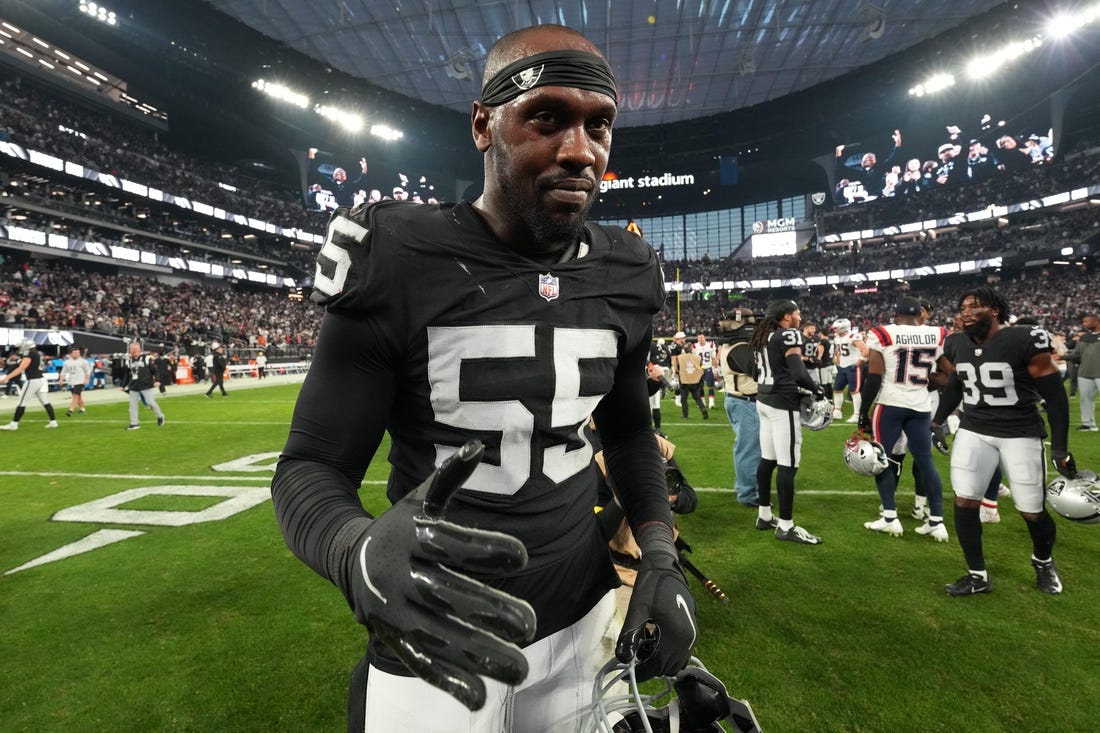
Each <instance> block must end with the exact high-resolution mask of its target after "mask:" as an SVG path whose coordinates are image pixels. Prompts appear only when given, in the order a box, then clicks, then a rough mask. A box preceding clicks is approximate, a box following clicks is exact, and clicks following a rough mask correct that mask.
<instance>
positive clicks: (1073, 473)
mask: <svg viewBox="0 0 1100 733" xmlns="http://www.w3.org/2000/svg"><path fill="white" fill-rule="evenodd" d="M1050 457H1051V460H1053V461H1054V467H1055V468H1057V469H1058V473H1060V474H1062V475H1063V476H1065V477H1066V478H1077V461H1075V460H1073V456H1072V455H1070V454H1069V453H1067V452H1066V451H1064V450H1052V451H1051V452H1050Z"/></svg>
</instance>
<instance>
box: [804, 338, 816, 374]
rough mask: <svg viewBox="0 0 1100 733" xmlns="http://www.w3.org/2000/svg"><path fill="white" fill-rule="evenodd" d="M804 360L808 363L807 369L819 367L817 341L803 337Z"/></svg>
mask: <svg viewBox="0 0 1100 733" xmlns="http://www.w3.org/2000/svg"><path fill="white" fill-rule="evenodd" d="M802 359H803V361H805V362H806V368H807V369H814V368H816V367H817V339H816V338H811V339H808V338H806V337H805V335H803V337H802Z"/></svg>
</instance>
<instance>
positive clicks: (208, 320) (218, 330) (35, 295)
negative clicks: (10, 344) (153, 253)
mask: <svg viewBox="0 0 1100 733" xmlns="http://www.w3.org/2000/svg"><path fill="white" fill-rule="evenodd" d="M0 260H2V262H0V314H2V322H0V325H2V326H5V327H9V328H11V327H21V328H28V329H48V328H54V327H56V328H59V329H65V330H76V331H88V332H93V333H102V334H108V335H116V336H120V337H128V338H137V339H140V340H143V341H145V340H151V341H156V342H159V343H165V344H173V345H177V346H178V347H179V348H180V350H181V351H184V352H187V353H197V352H199V351H201V349H202V347H204V346H205V345H207V344H209V343H211V342H213V341H219V342H221V343H227V344H230V345H231V346H237V347H253V348H268V349H274V350H275V351H278V350H279V349H285V350H290V351H294V352H299V351H301V350H304V349H311V348H312V347H313V345H314V342H315V339H316V334H317V329H318V327H319V325H320V319H321V311H320V309H319V308H317V307H316V306H314V305H312V304H311V303H309V302H308V301H307V302H302V301H292V300H290V299H289V298H288V297H287V293H286V292H285V291H270V290H261V291H242V290H231V289H229V288H226V287H218V286H215V285H208V284H204V283H196V282H183V283H180V284H178V285H170V284H167V283H161V282H158V281H157V280H155V279H151V278H146V277H136V276H132V275H104V274H101V273H98V272H91V271H87V270H85V269H83V268H80V267H79V266H75V265H72V264H69V263H67V262H64V261H59V260H55V261H51V262H44V261H41V260H29V259H26V258H19V257H18V256H17V255H14V254H9V255H8V256H7V257H6V258H5V257H4V254H3V253H0Z"/></svg>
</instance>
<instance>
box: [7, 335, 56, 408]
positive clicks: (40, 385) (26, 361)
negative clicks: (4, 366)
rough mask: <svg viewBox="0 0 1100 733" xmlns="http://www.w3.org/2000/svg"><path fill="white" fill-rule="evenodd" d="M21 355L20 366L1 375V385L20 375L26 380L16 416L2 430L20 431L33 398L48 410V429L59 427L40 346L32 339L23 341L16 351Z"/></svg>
mask: <svg viewBox="0 0 1100 733" xmlns="http://www.w3.org/2000/svg"><path fill="white" fill-rule="evenodd" d="M16 350H17V351H18V353H19V365H18V366H17V367H15V369H12V370H11V371H10V372H8V373H7V374H4V375H0V384H7V383H8V382H9V381H12V380H14V379H15V378H16V377H18V376H19V375H20V374H22V375H23V377H24V378H25V379H26V381H25V382H23V386H22V388H21V389H20V390H19V401H18V402H17V403H16V405H15V416H14V417H12V419H11V422H10V423H8V424H7V425H4V426H0V430H18V429H19V421H20V420H22V419H23V413H25V412H26V411H27V404H28V403H29V402H30V401H31V397H32V396H33V397H35V398H37V399H38V401H39V403H41V405H42V407H44V408H45V409H46V415H47V416H48V417H49V418H50V421H49V422H47V423H46V427H47V428H56V427H57V415H55V414H54V411H53V405H52V404H50V393H49V386H48V385H47V384H46V374H45V372H44V371H43V366H44V363H43V359H42V352H41V351H39V350H38V345H37V344H35V343H34V341H33V340H31V339H23V340H22V341H20V342H19V345H18V347H17V349H16Z"/></svg>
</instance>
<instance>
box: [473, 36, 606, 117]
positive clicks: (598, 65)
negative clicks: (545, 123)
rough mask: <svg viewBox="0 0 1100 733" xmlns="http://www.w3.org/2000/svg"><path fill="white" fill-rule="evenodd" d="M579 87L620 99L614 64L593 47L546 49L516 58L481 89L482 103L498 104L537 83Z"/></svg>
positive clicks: (486, 104)
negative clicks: (585, 48) (588, 49)
mask: <svg viewBox="0 0 1100 733" xmlns="http://www.w3.org/2000/svg"><path fill="white" fill-rule="evenodd" d="M546 86H557V87H575V88H577V89H587V90H589V91H593V92H599V93H600V94H606V95H607V96H609V97H611V98H612V99H613V100H615V103H616V104H618V102H619V92H618V88H617V87H616V86H615V77H614V75H613V74H612V73H611V67H610V66H608V65H607V61H605V60H604V59H603V57H601V56H598V55H596V54H594V53H591V52H589V51H565V50H562V51H546V52H545V53H537V54H535V55H534V56H528V57H526V58H522V59H520V60H519V61H513V62H512V63H510V64H508V65H507V66H505V67H504V68H503V69H501V70H500V71H498V72H497V73H496V74H494V75H493V78H492V79H490V80H489V81H488V82H486V83H485V86H484V87H482V89H481V103H482V104H484V105H485V106H486V107H498V106H500V105H502V104H506V103H508V102H511V101H512V100H513V99H515V98H516V97H518V96H519V95H521V94H523V93H524V92H526V91H528V90H530V89H534V88H535V87H546Z"/></svg>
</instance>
